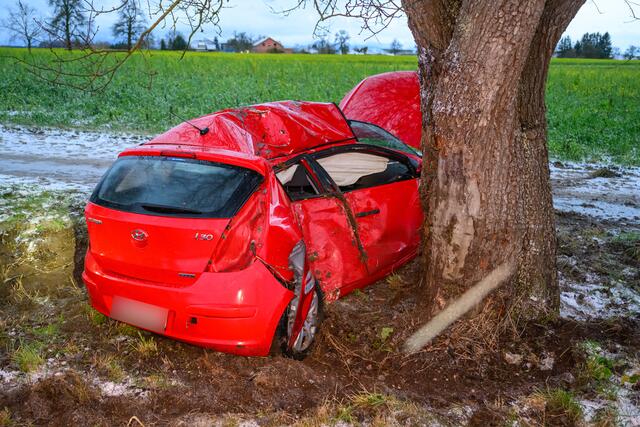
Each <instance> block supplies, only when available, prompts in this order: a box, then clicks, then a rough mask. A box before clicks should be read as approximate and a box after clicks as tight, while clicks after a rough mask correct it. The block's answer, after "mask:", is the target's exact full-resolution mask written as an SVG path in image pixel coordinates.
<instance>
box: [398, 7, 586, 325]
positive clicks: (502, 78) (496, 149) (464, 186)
mask: <svg viewBox="0 0 640 427" xmlns="http://www.w3.org/2000/svg"><path fill="white" fill-rule="evenodd" d="M582 3H584V0H546V1H545V0H531V1H528V2H521V1H518V0H475V1H472V0H450V1H447V0H405V2H404V8H405V11H406V13H407V16H408V19H409V26H410V28H411V30H412V32H413V34H414V37H415V39H416V42H417V44H418V48H419V70H420V77H421V91H422V92H421V100H422V110H423V135H424V137H423V151H424V157H423V161H424V165H423V177H422V181H423V183H422V189H423V190H422V191H423V192H424V194H423V200H424V201H425V205H424V208H425V213H426V219H425V224H424V236H425V238H424V257H425V265H426V270H425V274H426V283H427V288H426V300H427V301H426V303H427V304H428V305H429V307H428V308H429V309H430V311H431V309H433V308H434V306H433V302H434V301H436V300H437V299H439V298H444V299H451V298H456V297H457V296H458V295H460V294H461V293H462V292H464V291H465V290H467V289H468V288H469V287H471V286H472V285H473V284H474V283H476V282H478V281H480V280H481V279H482V278H483V277H485V276H486V275H487V274H489V273H490V272H491V271H493V269H495V268H496V266H498V265H500V264H502V263H503V262H505V261H509V260H512V261H515V262H516V264H517V270H516V273H515V274H514V276H513V277H512V279H511V280H510V281H509V283H508V284H507V285H506V286H503V287H502V288H501V290H500V291H498V293H497V294H496V295H494V296H493V302H492V310H494V311H495V312H496V314H497V316H494V317H495V318H496V319H499V321H500V322H501V323H502V324H505V325H506V324H517V323H518V322H519V321H520V320H524V321H527V320H532V319H538V318H540V317H547V316H554V315H555V314H556V313H557V310H558V305H559V291H558V285H557V275H556V268H555V250H556V241H555V230H554V218H553V207H552V203H551V187H550V183H549V168H548V155H547V146H546V119H545V108H544V90H545V83H546V77H547V70H548V66H549V61H550V58H551V55H552V53H553V49H554V47H555V44H556V43H557V41H558V39H559V37H560V35H561V34H562V32H563V31H564V29H565V28H566V26H567V25H568V23H569V21H570V20H571V19H572V18H573V16H574V15H575V13H576V12H577V10H578V8H579V7H580V5H581V4H582ZM496 302H497V303H496ZM505 320H510V322H505Z"/></svg>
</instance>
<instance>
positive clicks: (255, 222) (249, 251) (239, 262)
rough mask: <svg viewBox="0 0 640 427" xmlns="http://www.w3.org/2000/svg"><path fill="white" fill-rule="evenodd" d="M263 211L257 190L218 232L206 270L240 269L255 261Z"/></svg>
mask: <svg viewBox="0 0 640 427" xmlns="http://www.w3.org/2000/svg"><path fill="white" fill-rule="evenodd" d="M264 211H265V209H264V201H263V199H262V197H260V192H258V193H257V194H255V195H254V196H253V197H251V198H250V199H249V201H248V202H247V203H246V205H245V206H244V207H243V208H242V210H241V211H240V212H239V213H238V214H237V215H236V216H235V217H234V218H232V219H231V220H230V222H229V224H228V225H227V227H226V228H225V230H224V231H223V233H222V234H221V235H220V238H219V240H218V243H217V245H216V248H215V250H214V251H213V255H212V256H211V259H210V260H209V263H208V265H207V270H206V271H208V272H224V271H238V270H243V269H245V268H247V267H248V266H249V265H250V264H251V263H252V262H253V261H254V260H255V258H256V254H257V252H258V250H259V246H260V244H261V243H260V242H261V237H262V235H261V234H262V231H263V230H264V228H265V227H264V224H263V223H264V219H265V217H264Z"/></svg>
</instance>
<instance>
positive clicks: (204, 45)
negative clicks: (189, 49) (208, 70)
mask: <svg viewBox="0 0 640 427" xmlns="http://www.w3.org/2000/svg"><path fill="white" fill-rule="evenodd" d="M193 50H197V51H200V52H208V51H213V50H218V49H216V42H215V41H214V40H209V39H202V40H196V41H195V43H194V44H193Z"/></svg>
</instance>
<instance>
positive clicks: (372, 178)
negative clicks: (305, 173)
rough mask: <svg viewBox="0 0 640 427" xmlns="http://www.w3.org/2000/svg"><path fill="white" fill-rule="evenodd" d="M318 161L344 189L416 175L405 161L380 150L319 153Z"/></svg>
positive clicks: (379, 183)
mask: <svg viewBox="0 0 640 427" xmlns="http://www.w3.org/2000/svg"><path fill="white" fill-rule="evenodd" d="M316 161H317V162H318V164H319V165H320V166H322V168H323V169H324V170H325V171H326V172H327V174H328V175H329V176H330V177H331V179H332V180H333V181H334V182H335V183H336V185H337V186H338V187H339V188H340V191H342V192H347V191H352V190H358V189H361V188H369V187H375V186H378V185H384V184H390V183H392V182H396V181H402V180H405V179H411V178H415V174H414V173H413V172H412V170H411V169H410V168H409V167H408V166H407V165H406V164H404V163H402V162H400V161H398V160H395V159H392V158H388V157H385V156H381V155H377V154H370V153H363V152H357V151H353V152H346V153H338V154H334V155H330V156H326V157H320V158H317V159H316Z"/></svg>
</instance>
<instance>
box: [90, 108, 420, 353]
mask: <svg viewBox="0 0 640 427" xmlns="http://www.w3.org/2000/svg"><path fill="white" fill-rule="evenodd" d="M419 174H420V155H419V153H418V152H417V150H415V149H414V148H412V147H410V146H408V145H406V144H405V143H403V142H402V141H401V140H399V139H398V138H396V137H395V136H393V135H392V134H390V133H389V132H387V131H385V130H384V129H383V128H381V127H379V126H377V125H375V124H371V123H367V122H362V121H355V120H348V119H347V118H346V117H345V115H344V114H343V112H342V110H341V109H340V108H339V107H338V106H336V105H335V104H330V103H314V102H293V101H285V102H274V103H267V104H260V105H255V106H251V107H244V108H238V109H230V110H225V111H221V112H218V113H215V114H212V115H208V116H204V117H201V118H198V119H195V120H193V121H190V122H185V123H183V124H181V125H179V126H177V127H175V128H173V129H171V130H169V131H168V132H166V133H164V134H162V135H160V136H158V137H156V138H155V139H153V140H151V141H149V142H147V143H145V144H143V145H141V146H137V147H135V148H131V149H128V150H126V151H124V152H122V153H121V154H120V155H119V158H118V160H117V161H116V162H115V163H114V164H113V165H112V167H111V168H110V169H109V170H108V171H107V173H106V174H105V175H104V177H103V178H102V180H101V182H100V183H99V184H98V185H97V187H96V189H95V191H94V192H93V194H92V196H91V198H90V201H89V203H88V204H87V207H86V210H85V215H86V221H87V225H88V231H89V248H88V251H87V255H86V259H85V270H84V273H83V279H84V282H85V284H86V287H87V290H88V293H89V297H90V302H91V305H92V306H93V307H94V308H95V309H96V310H98V311H99V312H101V313H103V314H105V315H107V316H109V317H112V318H114V319H117V320H120V321H123V322H126V323H129V324H131V325H134V326H136V327H139V328H143V329H146V330H149V331H153V332H156V333H158V334H162V335H166V336H168V337H172V338H175V339H178V340H182V341H186V342H189V343H193V344H197V345H201V346H205V347H210V348H213V349H216V350H219V351H224V352H231V353H236V354H242V355H267V354H269V352H270V350H274V349H278V350H281V351H284V352H285V353H286V354H288V355H291V356H294V357H302V356H304V355H305V353H307V352H308V351H309V348H310V347H311V344H312V343H313V341H314V338H315V336H316V333H317V330H318V326H319V322H320V315H321V308H322V304H323V302H324V301H332V300H335V299H337V298H339V297H341V296H344V295H346V294H348V293H349V292H351V291H353V290H355V289H357V288H361V287H363V286H366V285H368V284H370V283H373V282H374V281H376V280H378V279H380V278H382V277H383V276H385V275H387V274H389V273H390V272H391V271H393V270H394V269H396V268H398V267H399V266H401V265H402V264H403V263H405V262H407V261H409V260H410V259H411V258H412V257H414V256H415V254H416V250H417V248H418V245H419V240H420V237H419V235H420V233H419V229H420V227H421V223H422V211H421V207H420V202H419V196H418V182H419V179H418V178H419Z"/></svg>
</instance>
